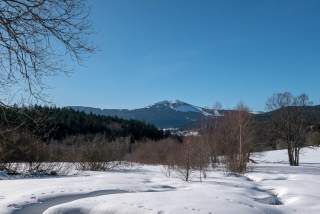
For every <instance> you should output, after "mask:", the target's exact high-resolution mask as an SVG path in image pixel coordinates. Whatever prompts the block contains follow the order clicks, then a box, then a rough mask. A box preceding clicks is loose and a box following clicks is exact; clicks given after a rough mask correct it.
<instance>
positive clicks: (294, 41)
mask: <svg viewBox="0 0 320 214" xmlns="http://www.w3.org/2000/svg"><path fill="white" fill-rule="evenodd" d="M89 4H90V5H91V7H92V8H91V21H92V25H93V30H94V32H95V34H94V35H93V38H92V40H93V41H94V42H95V45H96V46H97V48H98V51H97V53H95V54H94V55H92V56H91V57H90V58H89V59H88V60H87V61H86V62H85V63H84V66H75V67H74V73H73V74H72V75H70V76H69V77H66V76H64V75H60V76H57V77H55V78H53V79H52V80H50V81H49V82H48V84H49V86H51V88H52V89H50V90H49V91H48V93H49V94H50V95H51V97H52V101H53V102H54V103H55V104H57V105H58V106H66V105H84V106H92V107H100V108H137V107H143V106H146V105H149V104H152V103H154V102H157V101H161V100H165V99H169V100H172V99H180V100H183V101H186V102H189V103H192V104H195V105H199V106H210V105H212V104H213V103H214V102H215V101H220V102H221V103H222V104H223V106H224V107H227V108H231V107H233V106H235V105H236V104H237V103H238V102H239V101H244V102H245V103H246V104H248V105H249V106H250V107H251V109H253V110H264V107H265V101H266V99H267V98H268V97H269V96H270V95H272V94H273V93H274V92H281V91H291V92H292V93H294V94H298V93H300V92H306V93H307V94H309V96H310V97H311V98H312V99H313V101H314V102H315V103H319V101H320V93H319V92H320V1H319V0H308V1H303V0H297V1H296V0H250V1H247V0H241V1H239V0H234V1H231V0H219V1H215V0H94V1H91V0H90V1H89Z"/></svg>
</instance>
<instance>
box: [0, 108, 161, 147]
mask: <svg viewBox="0 0 320 214" xmlns="http://www.w3.org/2000/svg"><path fill="white" fill-rule="evenodd" d="M0 119H1V122H0V124H1V127H2V130H11V129H19V130H24V131H29V132H32V133H33V134H34V135H36V136H37V137H40V138H41V139H42V140H45V141H47V140H62V139H64V138H66V137H67V136H73V135H80V134H81V135H87V134H103V135H105V136H106V137H107V138H108V139H109V140H110V141H111V140H114V139H116V138H118V137H128V136H130V137H133V139H134V140H140V139H143V138H148V139H152V140H158V139H161V138H163V137H164V136H165V133H164V132H163V131H161V130H158V129H157V128H156V127H155V126H153V125H151V124H146V123H143V122H140V121H137V120H126V119H120V118H117V117H110V116H101V115H94V114H86V113H83V112H78V111H75V110H72V109H70V108H56V107H42V106H32V107H22V108H19V107H14V108H7V109H5V108H4V109H2V113H1V114H0Z"/></svg>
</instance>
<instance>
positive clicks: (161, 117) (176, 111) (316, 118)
mask: <svg viewBox="0 0 320 214" xmlns="http://www.w3.org/2000/svg"><path fill="white" fill-rule="evenodd" d="M70 108H72V109H74V110H77V111H82V112H86V113H92V114H97V115H104V116H117V117H119V118H123V119H134V120H141V121H144V122H147V123H150V124H153V125H155V126H156V127H158V128H161V129H170V128H179V129H186V128H193V127H195V126H196V125H198V124H199V123H200V122H201V121H202V120H203V119H205V118H207V117H212V116H216V117H217V116H223V115H224V114H225V113H226V112H228V111H233V110H212V109H207V108H203V107H198V106H195V105H191V104H189V103H186V102H183V101H180V100H174V101H167V100H165V101H161V102H157V103H155V104H153V105H150V106H147V107H144V108H138V109H132V110H128V109H99V108H92V107H83V106H71V107H70ZM301 108H303V109H304V115H305V117H306V119H308V121H310V123H312V124H318V123H320V105H318V106H306V107H301ZM276 111H278V110H276ZM276 111H271V112H250V113H251V114H252V115H253V116H254V118H255V119H256V120H257V121H261V122H268V121H270V120H271V118H272V115H273V113H274V112H276Z"/></svg>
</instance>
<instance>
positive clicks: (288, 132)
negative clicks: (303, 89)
mask: <svg viewBox="0 0 320 214" xmlns="http://www.w3.org/2000/svg"><path fill="white" fill-rule="evenodd" d="M308 105H312V102H311V101H310V100H309V97H308V96H307V95H306V94H301V95H299V96H297V97H295V96H293V95H292V94H291V93H289V92H284V93H276V94H274V95H273V96H272V97H270V98H269V99H268V101H267V104H266V106H267V109H268V110H271V111H272V110H273V111H274V112H273V114H272V127H273V129H272V131H273V134H274V138H275V140H278V141H279V142H284V143H285V144H286V146H287V149H288V158H289V163H290V165H292V166H298V165H299V154H300V149H301V148H302V147H303V146H304V144H305V141H306V133H307V127H308V124H307V121H306V117H305V116H304V108H303V107H305V106H308Z"/></svg>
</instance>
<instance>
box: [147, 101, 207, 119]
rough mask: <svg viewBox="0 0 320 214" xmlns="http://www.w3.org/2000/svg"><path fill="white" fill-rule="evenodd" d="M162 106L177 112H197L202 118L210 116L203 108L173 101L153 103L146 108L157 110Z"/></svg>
mask: <svg viewBox="0 0 320 214" xmlns="http://www.w3.org/2000/svg"><path fill="white" fill-rule="evenodd" d="M163 106H164V107H167V108H170V109H172V110H174V111H178V112H197V113H201V114H202V115H204V116H211V114H210V113H208V112H207V111H206V110H205V109H204V108H201V107H198V106H194V105H191V104H188V103H185V102H183V101H180V100H173V101H168V100H165V101H161V102H158V103H155V104H154V105H151V106H148V107H147V108H151V107H156V108H159V107H163Z"/></svg>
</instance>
